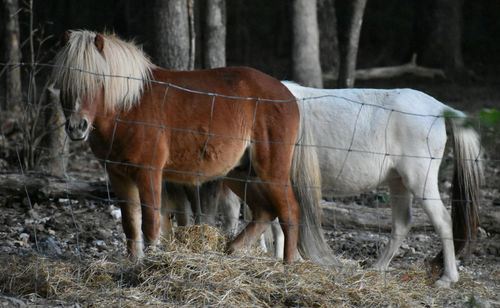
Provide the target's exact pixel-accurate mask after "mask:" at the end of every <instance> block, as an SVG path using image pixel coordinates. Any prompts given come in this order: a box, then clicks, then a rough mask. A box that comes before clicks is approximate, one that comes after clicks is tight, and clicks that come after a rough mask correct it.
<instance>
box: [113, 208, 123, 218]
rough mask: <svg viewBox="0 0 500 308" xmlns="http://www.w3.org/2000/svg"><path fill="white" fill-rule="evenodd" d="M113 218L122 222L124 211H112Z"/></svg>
mask: <svg viewBox="0 0 500 308" xmlns="http://www.w3.org/2000/svg"><path fill="white" fill-rule="evenodd" d="M111 216H112V217H113V218H114V219H115V220H120V219H121V218H122V211H120V210H112V211H111Z"/></svg>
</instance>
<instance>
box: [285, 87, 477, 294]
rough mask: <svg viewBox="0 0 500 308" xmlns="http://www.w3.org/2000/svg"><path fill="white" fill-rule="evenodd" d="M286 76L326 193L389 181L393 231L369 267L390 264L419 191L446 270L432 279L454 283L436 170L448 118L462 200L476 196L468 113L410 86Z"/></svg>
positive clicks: (358, 189) (473, 145) (474, 147)
mask: <svg viewBox="0 0 500 308" xmlns="http://www.w3.org/2000/svg"><path fill="white" fill-rule="evenodd" d="M283 83H284V84H285V85H286V86H287V88H288V89H289V90H290V91H291V92H292V93H293V94H294V96H295V97H297V99H298V102H299V108H300V114H301V121H308V124H309V125H307V126H308V127H309V128H310V129H311V132H310V133H311V135H312V139H313V140H312V141H311V143H310V144H302V146H311V147H314V148H315V149H316V153H317V157H318V162H319V165H320V169H321V180H322V183H321V187H322V193H323V195H324V196H345V195H354V194H359V193H360V192H362V191H367V190H373V189H375V188H377V186H379V185H381V184H385V185H388V186H389V190H390V199H391V207H392V212H393V214H392V226H393V228H392V235H391V240H390V242H389V244H388V245H387V248H386V250H385V251H384V253H383V254H382V255H381V256H380V257H379V259H378V261H377V263H376V264H375V265H374V267H375V268H377V269H379V270H387V268H388V266H389V263H390V261H391V259H392V257H393V256H394V255H395V253H396V251H397V249H398V248H399V246H400V245H401V242H402V241H403V239H404V238H405V237H406V235H407V233H408V231H409V229H410V221H411V204H412V199H413V198H418V199H420V200H421V201H422V205H423V208H424V210H425V211H426V213H427V214H428V216H429V218H430V219H431V221H432V224H433V225H434V228H435V229H436V232H437V233H438V234H439V235H440V237H441V240H442V242H443V256H444V273H443V275H442V277H441V279H440V280H438V281H437V284H440V285H444V286H449V285H450V284H451V283H453V282H456V281H457V280H458V271H457V268H456V262H455V253H454V247H453V233H452V225H451V218H450V215H449V213H448V212H447V211H446V208H445V207H444V205H443V203H442V201H441V198H440V195H439V190H438V171H439V165H440V163H441V160H442V157H443V153H444V148H445V144H446V140H447V136H446V128H445V119H446V118H448V119H449V120H450V122H452V123H453V124H454V125H452V127H451V129H452V133H453V134H454V144H455V155H456V160H455V163H456V166H455V169H456V172H458V173H459V174H458V176H457V177H458V178H459V179H463V180H462V181H459V182H462V184H463V185H466V186H467V187H466V188H464V189H463V191H466V192H467V193H466V196H464V197H462V199H464V198H467V199H469V197H470V198H471V199H472V200H469V201H468V203H472V204H475V203H476V202H477V199H478V195H477V191H478V185H479V182H480V178H481V176H482V173H481V168H480V166H479V164H478V160H477V159H478V158H479V155H480V144H479V138H478V136H477V134H476V133H475V131H474V130H472V129H471V128H469V127H466V126H465V125H463V123H464V119H465V114H463V113H462V112H460V111H457V110H455V109H452V108H451V107H449V106H446V105H444V104H442V103H440V102H439V101H437V100H435V99H434V98H432V97H430V96H429V95H426V94H424V93H422V92H419V91H415V90H410V89H397V90H375V89H341V90H323V89H313V88H306V87H302V86H299V85H297V84H295V83H291V82H283ZM457 152H458V153H457ZM457 154H459V155H458V156H457ZM457 157H460V159H457ZM469 230H470V229H469Z"/></svg>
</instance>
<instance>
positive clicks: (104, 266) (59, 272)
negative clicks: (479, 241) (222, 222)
mask: <svg viewBox="0 0 500 308" xmlns="http://www.w3.org/2000/svg"><path fill="white" fill-rule="evenodd" d="M226 240H227V239H226V238H224V236H222V235H221V234H219V232H218V231H217V229H214V228H212V227H209V226H201V227H200V226H193V227H189V228H178V230H177V231H176V233H175V235H174V237H173V238H172V239H170V240H168V241H165V242H164V243H163V244H162V245H161V247H159V248H156V249H152V250H150V251H148V252H147V254H146V257H145V258H144V260H143V261H142V262H140V263H132V262H129V261H128V260H127V259H126V258H117V259H113V260H111V259H106V258H105V259H101V260H95V259H92V260H86V259H84V260H79V261H77V260H54V259H49V258H44V257H40V256H33V257H30V258H22V257H17V256H16V257H9V258H4V259H0V287H2V290H1V291H2V292H1V293H4V294H8V295H9V296H15V297H19V298H23V299H24V300H27V301H31V302H37V303H40V301H42V303H44V304H53V305H61V304H65V305H67V304H72V303H79V304H81V305H84V306H98V307H101V306H113V307H115V306H123V307H136V306H144V305H158V306H162V307H178V306H202V305H216V306H237V307H253V306H258V307H269V306H307V307H333V306H335V307H367V306H369V307H387V306H390V305H392V306H405V307H413V306H418V307H420V306H435V305H443V302H442V301H441V302H440V298H441V299H442V298H446V304H453V302H450V300H449V299H450V298H452V299H453V298H455V299H456V302H459V303H462V304H463V303H464V298H465V300H467V298H466V297H467V296H469V297H470V295H471V294H470V293H471V290H474V294H475V295H476V296H485V295H484V294H483V293H485V292H486V293H487V292H489V291H488V290H483V289H482V288H481V284H480V283H478V282H476V281H474V280H473V279H471V278H470V277H467V276H465V277H464V275H462V277H461V280H460V282H459V283H458V284H457V285H456V286H455V287H454V288H452V289H451V290H446V289H443V290H441V289H436V288H434V287H433V286H432V281H431V280H430V278H428V276H427V275H426V273H425V269H424V268H423V266H422V268H411V270H408V271H403V272H400V271H395V272H393V273H385V274H384V273H377V272H373V271H367V270H363V269H361V268H360V267H358V266H357V265H353V263H352V261H348V260H345V261H344V262H343V264H344V265H343V266H340V267H338V268H333V269H325V268H321V267H318V266H316V265H314V264H312V263H309V262H302V263H296V264H294V265H284V264H283V263H282V262H280V261H278V260H275V259H272V258H270V257H268V256H266V255H265V254H263V253H262V252H260V251H258V250H251V251H246V252H243V253H240V254H238V255H232V256H227V255H225V254H224V253H223V251H224V248H225V245H226Z"/></svg>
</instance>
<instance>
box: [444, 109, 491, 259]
mask: <svg viewBox="0 0 500 308" xmlns="http://www.w3.org/2000/svg"><path fill="white" fill-rule="evenodd" d="M448 123H449V124H450V127H451V134H452V139H453V152H454V157H455V159H454V164H453V169H454V170H453V182H452V202H451V204H452V211H451V216H452V220H453V238H454V245H455V252H456V253H457V254H458V253H459V252H461V251H462V250H463V249H464V247H466V246H467V247H470V242H471V241H473V240H474V239H475V238H476V235H477V229H478V225H479V217H478V206H479V199H480V191H479V187H480V185H481V182H482V179H483V167H482V162H481V144H480V139H479V136H478V134H477V132H476V131H475V130H474V129H473V128H472V127H470V126H469V125H467V123H466V122H465V118H463V117H448Z"/></svg>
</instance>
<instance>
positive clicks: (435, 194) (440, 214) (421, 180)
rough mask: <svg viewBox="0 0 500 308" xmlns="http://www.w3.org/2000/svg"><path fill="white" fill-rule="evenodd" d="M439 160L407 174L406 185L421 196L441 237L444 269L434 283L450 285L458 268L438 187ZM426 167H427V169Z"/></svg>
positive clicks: (451, 233) (448, 221)
mask: <svg viewBox="0 0 500 308" xmlns="http://www.w3.org/2000/svg"><path fill="white" fill-rule="evenodd" d="M439 163H440V161H439V160H432V161H431V162H430V165H428V166H425V167H424V166H420V168H419V170H417V171H416V172H414V173H413V174H412V175H411V176H407V177H406V179H407V182H408V183H409V186H408V187H411V190H412V192H413V194H414V196H415V197H417V198H422V207H423V209H424V211H425V212H426V213H427V216H429V219H430V220H431V223H432V225H433V226H434V230H435V231H436V233H437V234H438V235H439V237H440V238H441V242H442V245H443V261H444V271H443V275H442V276H441V278H440V279H438V280H437V281H436V285H438V286H442V287H450V286H451V285H452V284H453V283H455V282H457V281H458V270H457V264H456V260H455V249H454V245H453V229H452V223H451V216H450V214H449V213H448V211H447V210H446V208H445V206H444V204H443V202H442V201H441V197H440V195H439V188H438V171H439ZM427 167H428V169H427Z"/></svg>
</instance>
